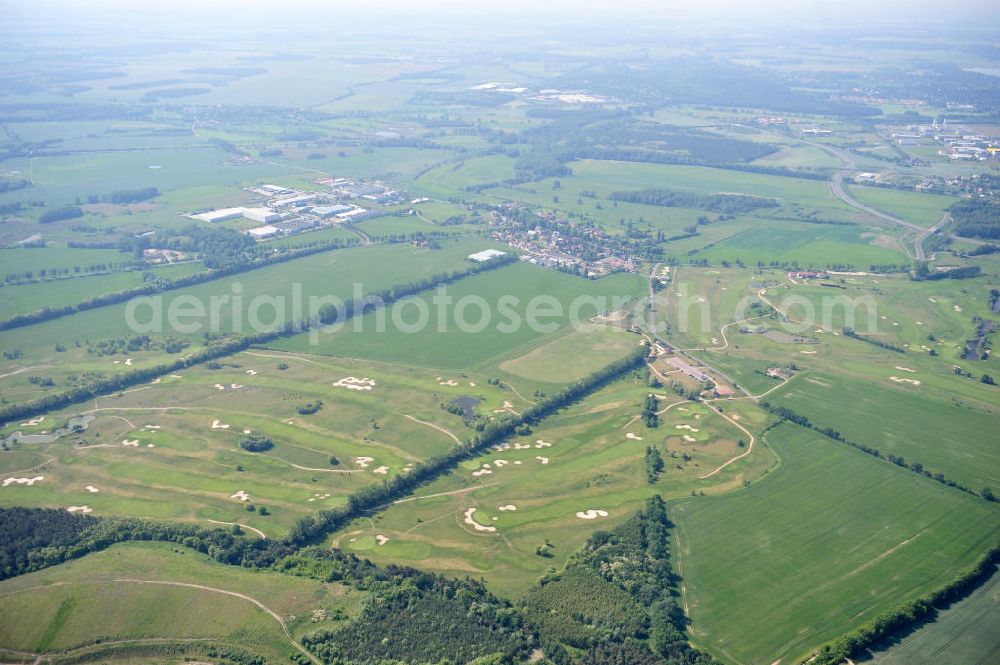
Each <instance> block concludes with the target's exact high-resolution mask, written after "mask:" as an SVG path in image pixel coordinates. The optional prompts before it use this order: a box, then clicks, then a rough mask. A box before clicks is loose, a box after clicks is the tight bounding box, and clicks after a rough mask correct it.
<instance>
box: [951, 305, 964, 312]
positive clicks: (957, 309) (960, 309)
mask: <svg viewBox="0 0 1000 665" xmlns="http://www.w3.org/2000/svg"><path fill="white" fill-rule="evenodd" d="M952 309H954V310H955V311H956V312H961V311H962V308H961V307H959V306H958V305H955V306H954V307H953V308H952Z"/></svg>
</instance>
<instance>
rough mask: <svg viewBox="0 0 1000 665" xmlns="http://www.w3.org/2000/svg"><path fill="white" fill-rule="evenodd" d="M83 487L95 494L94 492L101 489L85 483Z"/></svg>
mask: <svg viewBox="0 0 1000 665" xmlns="http://www.w3.org/2000/svg"><path fill="white" fill-rule="evenodd" d="M84 489H85V490H87V491H88V492H90V493H91V494H95V493H97V492H100V491H101V490H99V489H97V488H96V487H94V486H93V485H87V486H86V487H84Z"/></svg>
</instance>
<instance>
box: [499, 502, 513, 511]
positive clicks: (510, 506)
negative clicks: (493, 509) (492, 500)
mask: <svg viewBox="0 0 1000 665" xmlns="http://www.w3.org/2000/svg"><path fill="white" fill-rule="evenodd" d="M497 510H499V511H500V512H501V513H506V512H508V511H511V510H517V506H515V505H514V504H513V503H508V504H505V505H502V506H497Z"/></svg>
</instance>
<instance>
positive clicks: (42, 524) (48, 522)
mask: <svg viewBox="0 0 1000 665" xmlns="http://www.w3.org/2000/svg"><path fill="white" fill-rule="evenodd" d="M95 524H97V519H95V518H93V517H88V516H84V515H73V514H71V513H68V512H66V511H65V510H54V509H38V508H20V507H14V508H0V535H2V538H0V579H7V578H8V577H14V576H15V575H22V574H24V573H27V572H29V571H31V570H34V569H35V568H36V567H38V563H37V562H38V561H39V559H44V558H45V555H44V554H40V552H42V551H45V550H48V549H54V550H59V549H61V548H65V547H69V546H71V545H72V544H73V543H75V542H76V541H77V539H78V538H79V536H80V534H81V533H82V532H84V531H86V530H87V529H88V528H90V527H93V526H94V525H95Z"/></svg>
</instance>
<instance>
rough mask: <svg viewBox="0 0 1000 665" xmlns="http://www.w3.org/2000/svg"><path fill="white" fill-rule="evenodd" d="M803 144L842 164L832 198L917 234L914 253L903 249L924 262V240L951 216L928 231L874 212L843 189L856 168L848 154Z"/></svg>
mask: <svg viewBox="0 0 1000 665" xmlns="http://www.w3.org/2000/svg"><path fill="white" fill-rule="evenodd" d="M804 143H808V144H809V145H812V146H815V147H817V148H819V149H821V150H824V151H826V152H827V153H829V154H831V155H833V156H834V157H837V158H838V159H840V161H841V162H842V167H841V169H840V170H839V171H837V172H836V173H835V174H834V176H833V180H832V181H831V182H830V191H831V192H833V195H834V196H836V197H837V198H838V199H840V200H841V201H843V202H844V203H846V204H847V205H849V206H851V207H852V208H856V209H858V210H861V211H862V212H866V213H868V214H869V215H872V216H873V217H878V218H879V219H883V220H885V221H887V222H891V223H892V224H896V225H897V226H902V227H903V228H906V229H909V230H910V231H914V232H915V233H917V237H916V238H915V239H914V241H913V250H914V251H913V252H910V250H909V249H906V248H905V247H904V249H905V251H906V254H907V256H909V257H911V258H915V259H917V260H918V261H924V260H925V259H926V258H927V257H926V255H925V254H924V240H926V239H927V238H928V237H929V236H931V235H933V234H935V233H937V232H938V231H940V230H941V229H942V228H943V227H944V226H945V225H946V224H948V222H950V221H951V215H949V214H948V213H945V214H944V216H943V217H942V218H941V221H939V222H938V223H937V224H935V225H934V226H932V227H931V228H929V229H928V228H924V227H922V226H920V225H919V224H914V223H913V222H907V221H906V220H904V219H900V218H899V217H894V216H893V215H889V214H887V213H884V212H882V211H881V210H876V209H875V208H873V207H871V206H869V205H865V204H864V203H862V202H861V201H858V200H857V199H856V198H854V197H853V196H851V194H850V193H849V192H848V191H847V190H846V189H845V188H844V177H845V176H849V175H851V173H852V172H853V171H854V170H855V169H856V168H857V167H856V165H855V163H854V158H853V157H851V155H850V154H848V153H846V152H844V151H843V150H840V149H839V148H834V147H832V146H828V145H824V144H822V143H813V142H812V141H804ZM948 237H949V238H951V239H952V240H961V241H963V242H970V243H972V244H974V245H981V244H983V243H982V242H981V241H979V240H973V239H972V238H965V237H963V236H958V235H950V236H948Z"/></svg>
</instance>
